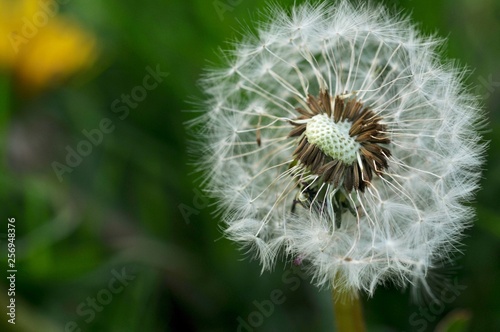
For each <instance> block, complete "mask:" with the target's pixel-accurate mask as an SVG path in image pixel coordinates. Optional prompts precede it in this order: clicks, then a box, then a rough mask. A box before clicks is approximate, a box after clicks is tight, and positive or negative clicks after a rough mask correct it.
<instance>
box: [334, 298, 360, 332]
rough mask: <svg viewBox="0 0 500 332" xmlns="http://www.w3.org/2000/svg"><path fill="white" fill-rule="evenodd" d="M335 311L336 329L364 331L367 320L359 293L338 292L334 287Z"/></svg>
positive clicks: (352, 331)
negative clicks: (364, 318) (348, 294)
mask: <svg viewBox="0 0 500 332" xmlns="http://www.w3.org/2000/svg"><path fill="white" fill-rule="evenodd" d="M332 299H333V311H334V314H335V322H336V327H337V328H336V331H338V332H364V331H366V329H365V322H364V320H363V310H362V307H361V301H360V297H359V296H358V294H350V296H345V294H342V296H340V294H338V293H337V292H336V291H335V289H333V288H332Z"/></svg>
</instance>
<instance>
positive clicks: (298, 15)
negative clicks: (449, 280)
mask: <svg viewBox="0 0 500 332" xmlns="http://www.w3.org/2000/svg"><path fill="white" fill-rule="evenodd" d="M262 16H263V17H264V18H265V19H266V20H267V21H270V22H266V20H264V22H262V23H259V24H257V26H256V27H255V29H254V30H255V32H254V33H250V32H249V33H247V34H245V35H244V36H243V37H242V39H241V40H240V41H237V42H235V43H233V45H232V47H231V48H230V50H227V51H223V52H222V53H221V54H222V57H223V58H224V59H225V61H226V66H225V67H224V68H215V69H210V70H209V71H207V73H206V74H205V76H204V77H203V78H202V80H201V87H202V89H203V90H204V91H205V93H206V96H207V98H206V100H205V101H204V102H203V103H202V104H201V111H202V115H200V116H199V117H198V118H196V119H195V120H194V121H193V122H192V123H191V126H192V127H193V128H194V131H195V135H196V137H197V139H196V143H195V148H196V150H197V153H198V155H201V158H199V159H198V165H199V169H200V170H201V171H202V172H203V182H204V185H205V187H206V190H207V192H208V193H209V194H210V195H212V196H213V197H215V198H216V199H217V204H218V207H219V210H218V211H219V212H220V216H221V218H222V221H223V223H224V225H225V227H224V229H225V234H227V236H228V237H229V238H230V239H232V240H234V241H236V242H238V243H240V244H241V245H243V246H244V247H246V248H247V249H248V250H249V252H251V253H252V254H253V255H254V256H255V257H256V258H257V259H258V260H260V262H261V264H262V267H263V269H272V267H273V266H274V263H275V261H276V259H277V257H279V256H280V254H282V253H284V254H285V255H286V257H288V258H289V259H290V260H291V261H294V262H300V264H301V265H302V266H304V268H305V269H307V271H309V272H310V274H311V275H312V278H313V280H314V281H315V283H316V284H317V285H319V286H327V287H330V288H332V289H333V290H334V291H335V292H337V293H346V294H356V293H357V292H364V293H367V294H369V295H372V294H373V292H374V290H375V289H376V287H377V286H378V285H380V284H383V283H386V282H392V283H394V284H396V285H399V286H402V287H405V286H407V285H417V284H418V283H420V282H422V281H424V279H425V276H426V274H427V272H428V270H429V269H430V268H432V267H433V266H434V265H435V264H437V263H438V262H442V261H446V260H449V259H452V257H453V255H454V253H455V252H456V251H457V249H458V248H459V247H460V242H459V241H460V238H461V236H462V233H463V231H464V229H466V228H467V227H468V226H470V222H471V219H472V218H473V215H474V212H473V210H472V208H471V207H470V206H468V205H467V204H466V203H467V202H469V201H470V200H471V198H472V197H473V195H474V192H475V190H476V189H477V186H478V180H479V178H480V167H481V164H482V162H483V157H482V156H483V152H484V149H485V146H484V144H483V143H481V137H480V136H479V134H478V129H479V128H480V127H481V125H482V123H483V119H484V117H483V114H482V112H481V109H480V106H479V104H478V101H477V99H476V98H475V97H474V96H472V95H471V94H469V93H468V92H467V90H466V89H465V88H464V86H463V83H462V81H463V78H464V75H465V74H464V70H463V69H462V68H460V67H458V66H457V65H455V64H454V63H450V62H444V61H442V60H441V59H440V57H439V52H438V51H439V47H440V46H441V45H442V41H441V40H438V39H436V38H435V37H429V36H424V35H422V34H421V33H419V32H418V31H417V29H416V27H415V26H414V25H413V24H412V23H411V22H410V21H409V19H408V18H405V17H402V16H401V15H395V14H394V13H391V12H390V11H388V10H386V9H385V8H384V7H381V6H372V5H352V4H351V3H349V2H348V1H338V2H336V3H334V4H314V5H313V4H310V3H306V4H303V5H296V6H295V7H293V8H292V9H291V10H290V11H287V10H284V9H281V8H279V7H277V6H271V7H270V8H269V9H268V11H267V12H265V13H264V14H263V15H262ZM271 18H272V19H271Z"/></svg>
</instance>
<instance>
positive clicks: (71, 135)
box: [0, 0, 500, 332]
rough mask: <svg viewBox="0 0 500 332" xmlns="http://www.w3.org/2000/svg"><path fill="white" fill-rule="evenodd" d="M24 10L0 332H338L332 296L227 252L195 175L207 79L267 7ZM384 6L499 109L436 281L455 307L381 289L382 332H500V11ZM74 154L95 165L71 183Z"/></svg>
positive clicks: (496, 7) (7, 77) (14, 67)
mask: <svg viewBox="0 0 500 332" xmlns="http://www.w3.org/2000/svg"><path fill="white" fill-rule="evenodd" d="M277 2H279V3H283V5H286V6H288V5H291V4H292V3H293V2H294V1H293V0H282V1H277ZM297 2H301V1H297ZM13 3H14V1H11V0H0V12H3V13H2V14H0V18H1V19H2V22H0V27H2V28H1V29H0V33H1V34H2V38H3V37H5V38H4V40H3V41H2V42H0V51H1V54H2V56H3V57H4V58H2V56H0V61H1V62H2V63H1V64H0V65H1V68H0V135H1V140H0V142H1V149H2V150H1V155H0V158H1V159H2V162H1V164H0V167H1V169H0V203H1V207H2V208H1V214H0V218H1V222H0V225H1V226H0V248H1V250H0V253H1V254H0V269H1V270H2V273H1V274H2V275H4V277H3V278H2V279H1V281H0V304H1V307H2V308H3V309H2V310H1V315H0V317H1V319H0V331H42V332H44V331H79V329H80V330H81V331H251V330H254V331H332V330H333V318H332V314H331V312H332V308H331V302H330V301H331V300H330V294H329V292H328V291H325V290H318V289H317V288H316V287H314V286H311V285H310V284H309V280H308V279H307V278H302V275H301V274H300V271H298V270H296V269H293V268H292V267H291V266H290V265H286V264H280V265H278V267H277V268H276V270H275V271H274V272H265V273H263V274H262V275H261V273H260V267H259V265H258V264H257V263H256V262H254V261H251V260H250V259H248V257H247V255H245V254H244V253H243V252H241V251H239V250H238V248H237V246H236V245H234V244H233V243H231V242H230V241H228V240H226V239H224V238H222V237H221V231H220V224H219V222H218V220H217V219H216V218H215V217H214V216H213V215H212V213H213V212H214V210H215V209H214V207H213V206H212V205H210V203H212V201H210V200H207V199H206V198H205V197H203V195H201V194H200V191H199V190H200V188H199V187H198V182H197V181H196V179H197V177H198V176H199V174H193V170H194V168H193V167H192V165H190V164H189V161H190V159H189V157H188V154H187V142H186V140H187V134H186V132H185V129H184V122H185V121H188V120H189V119H191V118H193V117H194V116H195V115H196V114H194V113H191V112H189V110H190V109H193V108H194V107H193V106H192V104H191V103H190V101H192V100H195V99H196V98H202V97H203V95H202V93H201V92H200V91H199V90H198V88H197V86H196V82H197V79H198V77H199V75H200V74H201V73H202V71H203V68H204V67H206V66H207V65H208V64H218V63H220V59H218V57H217V55H216V50H217V48H218V47H223V48H226V47H228V46H229V45H228V44H227V40H229V39H231V38H233V37H235V36H236V37H237V36H238V32H239V31H242V29H241V24H242V22H244V23H245V22H246V23H248V22H250V21H252V20H253V19H254V18H255V17H256V16H257V12H258V10H260V9H263V8H265V5H266V1H263V0H258V1H244V0H221V1H212V0H191V1H181V0H156V1H153V0H147V1H146V0H145V1H141V2H138V1H131V0H121V1H118V0H108V1H68V0H64V1H62V0H60V1H52V2H50V1H49V0H45V1H40V2H38V1H24V0H23V1H18V2H16V6H17V5H18V4H23V6H26V8H28V7H29V6H32V7H33V6H34V7H33V8H28V9H26V8H24V9H22V10H20V9H19V10H17V11H16V10H13V11H11V12H9V10H10V9H9V8H10V7H9V6H12V4H13ZM33 3H35V5H33ZM39 3H44V4H45V7H40V5H39ZM385 3H386V4H388V5H389V6H390V7H394V8H397V9H401V10H404V12H406V13H408V12H411V13H412V17H413V20H414V21H415V22H418V23H419V24H420V27H421V28H422V29H423V30H424V31H426V32H427V33H435V32H437V33H438V35H440V36H444V37H448V43H447V44H446V46H445V47H444V49H443V53H444V55H445V56H446V57H447V58H449V59H458V61H459V63H461V64H467V65H468V68H470V69H471V71H470V75H469V77H468V78H467V81H466V83H467V84H468V85H470V87H471V89H472V90H473V91H474V92H475V93H476V94H477V95H479V96H481V97H482V98H483V100H484V106H485V108H486V109H487V114H488V116H489V122H490V125H489V128H488V131H487V132H486V133H485V134H484V137H485V139H486V140H489V141H490V148H489V154H488V157H487V166H486V167H485V171H484V179H483V182H482V189H481V190H480V192H479V193H478V196H477V200H476V202H474V203H473V204H474V205H475V206H477V212H478V218H477V221H476V223H475V226H474V227H473V228H472V229H470V230H469V231H468V232H467V237H466V238H465V241H464V244H465V245H464V247H463V249H464V250H465V255H464V256H460V257H459V258H458V259H457V262H456V267H454V268H452V269H448V270H447V271H445V272H443V273H444V274H436V276H435V277H433V279H432V280H431V282H432V283H433V284H435V287H436V294H437V297H438V298H439V297H442V298H441V300H442V302H443V304H442V305H436V304H431V303H430V302H427V304H424V305H423V306H419V305H417V304H414V303H412V301H411V295H410V294H409V293H410V292H409V291H408V290H406V291H401V290H397V289H394V288H393V287H392V286H391V285H387V287H386V288H384V287H380V288H379V289H378V290H377V292H376V294H375V296H374V297H373V298H371V299H365V301H364V305H365V314H366V320H367V325H368V330H369V331H434V330H435V329H437V330H439V331H500V301H499V300H498V299H499V298H500V283H499V282H498V281H499V280H500V264H499V262H500V261H499V257H500V241H499V239H500V204H499V203H500V201H499V200H500V154H499V153H498V151H500V135H499V132H500V131H499V130H497V129H500V112H499V110H498V107H499V104H500V94H499V92H500V66H499V60H498V59H500V2H499V1H498V0H443V1H436V0H420V1H404V0H399V1H397V0H393V1H385ZM40 10H42V11H44V12H45V13H46V15H45V16H46V18H47V20H46V21H44V17H43V15H40ZM37 13H38V14H37ZM36 15H38V16H36ZM26 22H28V23H26ZM29 22H31V23H32V24H33V25H35V29H32V30H36V31H35V32H34V31H30V29H29V27H27V26H26V25H27V24H28V25H29ZM60 22H63V23H61V24H59V23H60ZM13 27H14V28H13ZM23 28H24V29H25V30H24V31H23V30H22V29H23ZM2 29H3V30H2ZM13 30H15V34H12V31H13ZM22 38H24V39H22ZM13 41H14V42H15V43H14V44H13ZM13 45H17V46H19V48H20V50H21V51H19V52H15V53H14V54H13V55H12V54H11V55H10V56H9V54H10V53H12V48H13ZM14 48H15V47H14ZM9 52H10V53H9ZM151 72H160V74H157V75H156V76H152V75H151ZM167 73H168V75H167ZM148 75H149V76H148ZM146 77H151V78H150V79H149V78H148V79H146V80H145V78H146ZM155 79H156V80H155ZM126 95H132V96H135V97H132V98H133V99H132V100H128V101H127V99H126V98H127V96H126ZM134 98H135V99H134ZM183 111H186V112H183ZM103 119H109V120H103ZM103 121H104V123H103ZM98 129H100V132H101V134H100V135H99V134H98V133H97V132H98V131H99V130H98ZM89 133H90V134H89ZM92 133H93V135H94V136H92ZM86 135H90V136H91V137H93V139H94V140H95V142H98V143H97V144H92V145H85V143H82V141H83V140H88V138H86ZM89 146H90V147H89ZM68 149H69V150H68ZM72 149H73V150H78V149H80V150H81V151H84V154H86V155H85V156H83V157H82V158H81V160H78V157H75V156H73V157H72V158H75V159H70V161H71V162H73V163H74V164H75V165H76V164H77V165H76V166H75V167H71V168H60V167H61V165H62V164H67V161H66V158H67V155H68V153H69V152H68V151H70V150H72ZM89 149H92V151H90V150H89ZM54 162H57V163H60V164H54ZM54 165H59V166H56V167H59V171H58V172H56V171H55V170H54V167H55V166H54ZM57 173H58V174H59V176H58V174H57ZM8 218H15V225H16V242H15V244H16V268H17V271H18V272H17V274H16V289H15V293H16V294H15V300H16V325H15V326H14V325H11V324H9V323H8V322H7V320H8V319H10V318H9V317H8V316H7V315H6V313H7V309H6V306H7V304H8V301H9V299H10V298H9V296H8V288H9V282H8V279H6V276H7V275H8V273H7V272H6V271H7V269H8V265H7V264H8V262H7V245H8V237H7V233H8V231H7V222H8ZM439 275H440V276H441V277H439ZM445 279H446V280H445ZM443 287H444V288H443ZM442 289H448V293H447V295H446V297H443V296H444V295H443V294H444V293H443V291H442ZM273 294H274V295H273ZM276 294H281V295H280V296H279V299H280V301H278V302H279V303H276V304H273V305H272V306H273V308H271V307H270V305H269V303H271V302H269V301H270V300H271V299H273V298H274V297H275V296H276ZM94 299H95V300H94ZM242 322H245V323H242ZM246 324H248V325H246ZM252 325H253V326H254V327H255V328H254V327H252Z"/></svg>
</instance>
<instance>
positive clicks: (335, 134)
mask: <svg viewBox="0 0 500 332" xmlns="http://www.w3.org/2000/svg"><path fill="white" fill-rule="evenodd" d="M350 129H351V123H350V122H349V121H347V120H344V121H342V122H335V121H334V120H333V119H332V118H330V117H329V116H328V115H327V114H318V115H315V116H313V117H312V118H311V119H310V120H309V121H308V122H307V126H306V130H305V135H306V136H307V140H308V141H309V143H310V144H314V145H316V146H317V147H318V148H319V149H320V150H321V151H322V152H323V153H324V154H326V155H328V156H329V157H331V158H333V159H336V160H340V161H342V162H344V163H345V164H347V165H350V164H352V163H353V162H354V161H355V160H356V156H357V153H358V151H359V149H360V146H361V145H360V144H359V143H358V142H356V140H355V139H354V138H353V137H351V136H350V135H349V130H350Z"/></svg>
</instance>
